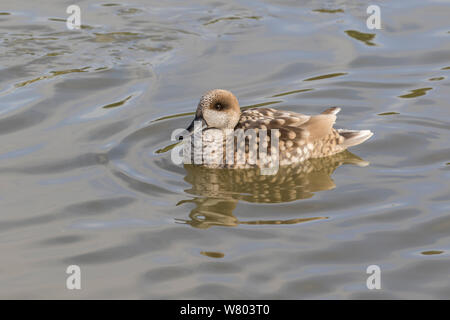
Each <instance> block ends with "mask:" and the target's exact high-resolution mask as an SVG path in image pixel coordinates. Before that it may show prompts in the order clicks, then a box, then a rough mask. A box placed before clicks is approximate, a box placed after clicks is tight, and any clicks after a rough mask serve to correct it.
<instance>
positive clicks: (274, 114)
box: [239, 108, 311, 128]
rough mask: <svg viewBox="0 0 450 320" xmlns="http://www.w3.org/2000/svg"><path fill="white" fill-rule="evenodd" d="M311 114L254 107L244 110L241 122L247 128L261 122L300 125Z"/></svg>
mask: <svg viewBox="0 0 450 320" xmlns="http://www.w3.org/2000/svg"><path fill="white" fill-rule="evenodd" d="M310 118H311V116H308V115H305V114H301V113H297V112H292V111H282V110H276V109H272V108H252V109H247V110H245V111H243V112H242V114H241V119H240V121H239V124H241V125H242V127H244V126H246V127H247V128H259V126H260V124H265V125H266V126H272V127H279V126H294V127H298V126H300V125H301V124H303V123H305V122H307V121H308V120H309V119H310Z"/></svg>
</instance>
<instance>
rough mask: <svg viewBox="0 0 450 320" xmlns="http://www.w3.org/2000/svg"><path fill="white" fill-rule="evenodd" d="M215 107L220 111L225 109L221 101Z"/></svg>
mask: <svg viewBox="0 0 450 320" xmlns="http://www.w3.org/2000/svg"><path fill="white" fill-rule="evenodd" d="M214 108H215V109H216V110H218V111H220V110H222V109H223V107H222V105H221V104H220V103H217V104H216V105H215V106H214Z"/></svg>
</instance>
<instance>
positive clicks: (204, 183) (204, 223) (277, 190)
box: [177, 151, 368, 229]
mask: <svg viewBox="0 0 450 320" xmlns="http://www.w3.org/2000/svg"><path fill="white" fill-rule="evenodd" d="M343 164H355V165H358V166H366V165H368V162H367V161H364V160H362V159H361V158H359V157H357V156H355V155H354V154H352V153H351V152H349V151H344V152H341V153H339V154H336V155H334V156H331V157H326V158H320V159H310V160H307V161H305V162H303V163H299V164H297V165H291V166H286V167H280V168H279V170H278V172H277V174H276V175H261V174H260V172H259V169H257V168H255V169H233V170H227V169H209V168H204V167H200V166H193V165H185V169H186V171H187V174H186V177H185V178H184V180H185V181H186V182H188V183H189V184H191V185H192V187H191V188H190V189H187V190H185V191H186V192H187V193H190V194H193V195H196V196H197V197H195V198H194V199H192V200H183V201H180V202H179V203H178V205H180V204H183V203H187V202H189V203H194V204H195V208H194V209H193V210H192V211H191V213H190V214H189V219H188V220H181V219H179V220H177V222H180V223H186V224H189V225H191V226H192V227H196V228H202V229H206V228H209V227H211V226H237V225H239V224H295V223H301V222H307V221H312V220H318V219H326V217H311V218H303V219H290V220H254V221H240V220H239V219H238V218H237V217H235V216H234V215H233V211H234V209H235V208H236V205H237V203H238V201H239V200H244V201H247V202H257V203H281V202H290V201H294V200H299V199H307V198H311V197H312V196H313V195H314V193H315V192H318V191H323V190H330V189H333V188H334V187H336V185H335V184H334V182H333V180H332V179H331V174H332V173H333V172H334V170H336V168H337V167H339V166H340V165H343Z"/></svg>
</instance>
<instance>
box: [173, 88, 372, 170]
mask: <svg viewBox="0 0 450 320" xmlns="http://www.w3.org/2000/svg"><path fill="white" fill-rule="evenodd" d="M339 111H341V108H339V107H330V108H328V109H326V110H325V111H323V112H322V113H320V114H317V115H306V114H302V113H297V112H293V111H283V110H278V109H273V108H249V109H245V110H242V109H241V107H240V105H239V102H238V99H237V98H236V96H235V95H234V94H233V93H232V92H230V91H228V90H224V89H213V90H209V91H207V92H206V93H204V94H203V95H202V97H201V98H200V101H199V103H198V106H197V110H196V112H195V117H194V119H193V120H192V122H191V124H190V125H189V126H188V128H187V129H186V133H185V134H184V135H182V136H181V137H180V140H184V141H183V142H187V143H184V145H185V147H184V148H183V153H184V154H183V156H184V159H185V164H194V165H201V166H205V167H208V168H228V169H239V168H253V167H259V168H265V167H274V166H276V167H277V168H278V166H279V165H281V166H287V165H292V164H295V163H301V162H304V161H307V160H308V159H315V158H322V157H328V156H332V155H334V154H337V153H340V152H343V151H345V150H347V148H349V147H353V146H356V145H359V144H361V143H363V142H364V141H366V140H367V139H369V138H370V137H371V136H372V135H373V133H372V132H371V131H370V130H349V129H336V128H334V127H333V125H334V124H335V122H336V115H337V114H338V112H339ZM249 132H250V134H248V133H249ZM252 134H256V138H255V139H253V136H252ZM239 135H241V136H240V137H242V135H243V136H244V138H243V139H240V140H239ZM230 137H232V139H230ZM230 150H231V151H230ZM261 150H263V151H261Z"/></svg>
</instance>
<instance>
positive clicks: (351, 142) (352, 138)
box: [338, 129, 373, 148]
mask: <svg viewBox="0 0 450 320" xmlns="http://www.w3.org/2000/svg"><path fill="white" fill-rule="evenodd" d="M338 132H339V134H340V135H341V136H343V137H344V142H343V143H341V146H342V147H344V148H348V147H352V146H356V145H358V144H361V143H363V142H364V141H366V140H367V139H369V138H370V137H371V136H373V132H372V131H370V130H346V129H339V130H338Z"/></svg>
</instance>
